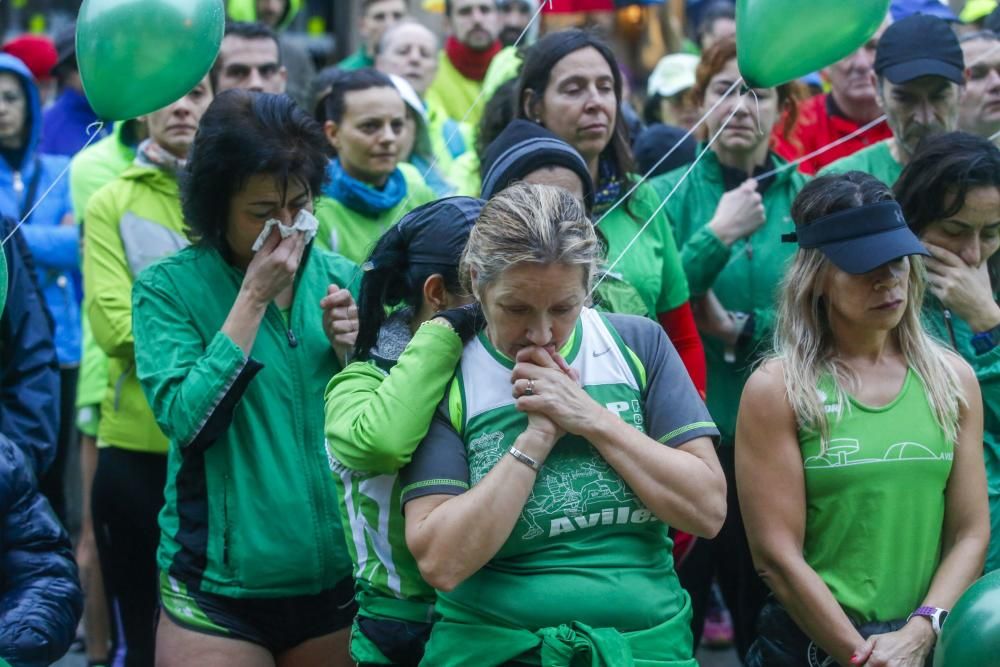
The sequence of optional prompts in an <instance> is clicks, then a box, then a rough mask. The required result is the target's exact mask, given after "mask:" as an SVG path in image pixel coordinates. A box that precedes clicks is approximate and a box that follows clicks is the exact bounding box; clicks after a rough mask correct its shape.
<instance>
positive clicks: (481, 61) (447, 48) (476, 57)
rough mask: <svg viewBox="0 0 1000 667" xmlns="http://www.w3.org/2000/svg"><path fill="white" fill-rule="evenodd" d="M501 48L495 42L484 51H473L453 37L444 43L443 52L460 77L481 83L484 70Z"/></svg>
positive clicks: (500, 45) (484, 75) (501, 46)
mask: <svg viewBox="0 0 1000 667" xmlns="http://www.w3.org/2000/svg"><path fill="white" fill-rule="evenodd" d="M501 48H503V45H502V44H501V43H500V40H497V41H495V42H493V44H492V45H491V46H490V47H489V48H488V49H486V50H485V51H475V50H473V49H470V48H469V47H467V46H466V45H465V44H462V43H461V42H460V41H458V40H457V39H455V37H454V35H452V36H451V37H449V38H448V40H447V41H446V42H445V43H444V52H445V53H446V54H448V60H450V61H451V64H452V65H454V67H455V69H457V70H458V71H459V73H460V74H461V75H462V76H464V77H465V78H466V79H471V80H473V81H482V80H483V79H484V78H485V77H486V70H487V69H489V67H490V62H492V60H493V56H495V55H496V54H497V53H499V52H500V49H501Z"/></svg>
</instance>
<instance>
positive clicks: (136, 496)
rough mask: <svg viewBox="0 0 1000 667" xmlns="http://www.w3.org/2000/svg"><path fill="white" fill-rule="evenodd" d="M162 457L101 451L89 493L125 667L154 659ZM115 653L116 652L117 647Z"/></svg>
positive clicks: (115, 449)
mask: <svg viewBox="0 0 1000 667" xmlns="http://www.w3.org/2000/svg"><path fill="white" fill-rule="evenodd" d="M166 477H167V457H166V456H164V455H162V454H146V453H143V452H133V451H129V450H126V449H121V448H118V447H104V448H102V449H101V450H100V451H99V452H98V455H97V473H96V474H95V475H94V486H93V490H92V492H91V511H92V513H93V521H94V537H95V539H96V541H97V551H98V555H99V556H100V559H101V572H102V573H103V574H104V586H105V589H106V590H107V592H108V596H109V597H110V598H111V599H112V600H113V601H114V603H115V604H116V605H117V607H118V612H119V617H120V619H121V634H122V635H124V638H125V647H124V648H125V650H124V654H125V667H150V666H151V665H153V662H154V658H155V644H156V615H157V608H158V605H159V598H158V590H159V580H158V575H157V567H156V548H157V545H158V544H159V541H160V528H159V524H158V523H157V515H158V514H159V513H160V509H161V508H162V507H163V487H164V485H165V484H166ZM116 652H117V653H119V654H121V653H122V652H123V651H122V647H117V651H116Z"/></svg>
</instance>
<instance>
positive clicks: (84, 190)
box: [69, 121, 135, 407]
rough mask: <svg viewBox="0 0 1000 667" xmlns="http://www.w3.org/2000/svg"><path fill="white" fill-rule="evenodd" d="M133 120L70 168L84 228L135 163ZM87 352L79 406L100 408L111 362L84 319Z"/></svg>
mask: <svg viewBox="0 0 1000 667" xmlns="http://www.w3.org/2000/svg"><path fill="white" fill-rule="evenodd" d="M129 122H130V121H125V122H119V123H115V129H114V132H112V134H111V136H109V137H105V138H103V139H101V140H100V141H98V142H97V143H96V144H94V145H93V146H88V147H87V148H85V149H83V150H82V151H80V152H79V153H77V154H76V155H75V156H74V157H73V161H72V162H71V163H70V169H69V196H70V199H71V200H72V202H73V215H74V216H75V217H76V220H77V221H78V222H79V223H80V224H81V225H82V224H83V222H84V212H85V211H86V210H87V204H88V203H89V202H90V198H91V197H92V196H93V194H94V193H95V192H97V191H98V190H99V189H101V188H102V187H103V186H105V185H107V184H108V183H110V182H111V181H113V180H114V179H116V178H118V177H119V176H120V175H121V174H122V172H124V171H125V170H126V169H128V168H129V167H130V166H131V165H132V161H133V160H135V146H131V145H129V144H128V143H127V142H126V141H125V139H124V138H123V137H122V130H123V129H124V128H125V126H126V125H127V124H128V123H129ZM82 341H83V343H82V346H83V352H82V357H81V359H80V377H79V379H78V380H77V385H76V405H77V407H84V406H91V405H99V404H100V402H101V400H102V399H103V398H104V389H105V387H107V386H108V359H107V357H106V356H105V355H104V352H102V351H101V348H100V346H98V345H97V341H95V340H94V334H93V332H91V330H90V318H88V317H84V318H83V338H82Z"/></svg>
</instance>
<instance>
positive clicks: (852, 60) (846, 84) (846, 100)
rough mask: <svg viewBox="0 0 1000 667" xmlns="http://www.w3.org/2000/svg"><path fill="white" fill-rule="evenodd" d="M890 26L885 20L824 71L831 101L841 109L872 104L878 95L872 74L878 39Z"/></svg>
mask: <svg viewBox="0 0 1000 667" xmlns="http://www.w3.org/2000/svg"><path fill="white" fill-rule="evenodd" d="M889 25H890V21H889V20H888V19H887V20H886V21H885V22H884V23H883V24H882V26H881V27H880V28H879V29H878V31H877V32H876V33H875V34H874V35H872V37H871V39H869V40H868V41H867V42H865V43H864V44H863V45H862V46H861V48H860V49H858V50H857V51H855V52H854V53H852V54H851V55H849V56H847V57H846V58H844V59H843V60H840V61H838V62H836V63H834V64H832V65H830V66H829V67H827V68H826V69H825V70H824V74H825V75H826V78H827V80H829V82H830V89H831V92H832V94H833V99H834V100H835V101H836V102H837V104H839V105H840V106H841V107H852V106H859V105H869V106H870V105H872V104H875V101H876V97H877V95H878V93H877V91H876V90H875V82H874V80H873V78H872V72H873V71H874V69H873V68H874V65H875V50H876V49H877V48H878V40H879V38H880V37H881V36H882V33H883V32H885V29H886V28H888V27H889Z"/></svg>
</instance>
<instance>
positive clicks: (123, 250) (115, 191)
mask: <svg viewBox="0 0 1000 667" xmlns="http://www.w3.org/2000/svg"><path fill="white" fill-rule="evenodd" d="M85 218H86V221H87V222H86V224H85V225H84V246H83V278H84V283H83V285H84V287H83V290H84V312H85V313H86V316H87V317H88V318H89V319H90V326H91V329H92V332H93V334H94V339H95V340H96V341H97V344H98V345H99V346H100V348H101V350H102V351H103V352H104V353H105V354H106V355H107V356H108V380H107V383H106V385H105V387H104V398H103V400H102V401H101V424H100V427H99V429H98V432H97V438H98V440H99V442H100V444H101V445H112V446H115V447H121V448H123V449H129V450H134V451H141V452H153V453H158V454H163V453H166V451H167V439H166V438H165V437H164V436H163V433H162V432H160V429H159V427H158V426H157V425H156V420H155V419H153V413H152V412H150V410H149V404H148V403H146V397H145V396H143V395H142V389H140V387H139V380H138V378H137V377H136V374H135V357H134V350H133V339H132V283H133V281H134V280H135V277H136V276H137V275H138V274H139V272H140V271H142V270H143V269H144V268H146V266H148V265H149V264H150V263H152V262H153V261H155V260H157V259H159V258H160V257H163V256H164V255H168V254H170V253H173V252H176V251H177V250H179V249H181V248H183V247H185V246H186V245H188V240H187V237H186V235H185V230H184V222H183V220H182V218H181V202H180V196H179V195H178V192H177V180H176V179H175V178H174V176H173V175H172V174H169V173H167V172H165V171H162V170H160V169H156V168H154V167H145V166H139V165H135V166H132V167H129V168H128V169H126V170H125V172H124V173H123V174H122V175H121V177H119V178H118V179H116V180H114V181H112V182H110V183H108V184H107V185H106V186H104V187H103V188H101V189H100V190H98V191H97V193H96V194H95V195H94V196H93V197H91V199H90V202H89V203H88V205H87V209H86V214H85Z"/></svg>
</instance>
